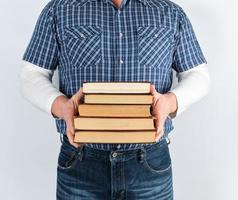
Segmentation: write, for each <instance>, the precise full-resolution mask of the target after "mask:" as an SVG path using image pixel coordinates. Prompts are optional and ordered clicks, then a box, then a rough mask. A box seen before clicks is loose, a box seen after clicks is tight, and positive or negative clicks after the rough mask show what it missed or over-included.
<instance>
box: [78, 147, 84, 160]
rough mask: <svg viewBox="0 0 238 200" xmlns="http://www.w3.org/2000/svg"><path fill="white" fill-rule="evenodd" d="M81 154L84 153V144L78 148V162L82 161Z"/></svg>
mask: <svg viewBox="0 0 238 200" xmlns="http://www.w3.org/2000/svg"><path fill="white" fill-rule="evenodd" d="M83 153H84V144H80V146H79V147H78V156H79V160H80V161H81V160H82V159H83Z"/></svg>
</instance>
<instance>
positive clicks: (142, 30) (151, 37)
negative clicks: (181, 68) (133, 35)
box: [137, 26, 173, 68]
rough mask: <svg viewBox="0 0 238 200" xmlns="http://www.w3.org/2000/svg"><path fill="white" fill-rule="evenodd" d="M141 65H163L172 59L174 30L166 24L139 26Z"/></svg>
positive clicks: (139, 56) (152, 66)
mask: <svg viewBox="0 0 238 200" xmlns="http://www.w3.org/2000/svg"><path fill="white" fill-rule="evenodd" d="M137 36H138V58H139V65H140V66H146V67H151V68H154V67H162V66H163V65H165V64H166V62H168V61H169V60H170V59H171V55H172V43H173V31H172V29H171V28H169V27H165V26H138V27H137Z"/></svg>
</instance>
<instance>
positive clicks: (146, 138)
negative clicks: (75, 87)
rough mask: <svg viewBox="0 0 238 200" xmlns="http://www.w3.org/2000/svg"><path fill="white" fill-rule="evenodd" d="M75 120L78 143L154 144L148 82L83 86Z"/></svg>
mask: <svg viewBox="0 0 238 200" xmlns="http://www.w3.org/2000/svg"><path fill="white" fill-rule="evenodd" d="M83 94H84V102H83V103H82V104H80V105H79V106H78V111H79V115H78V116H75V117H74V128H75V137H74V142H78V143H155V134H156V128H155V125H154V117H153V115H152V114H151V113H152V103H153V95H152V94H151V93H150V83H149V82H84V83H83Z"/></svg>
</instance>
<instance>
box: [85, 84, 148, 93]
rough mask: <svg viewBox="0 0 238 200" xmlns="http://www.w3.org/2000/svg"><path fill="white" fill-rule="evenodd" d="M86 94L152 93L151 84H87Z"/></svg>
mask: <svg viewBox="0 0 238 200" xmlns="http://www.w3.org/2000/svg"><path fill="white" fill-rule="evenodd" d="M83 92H84V93H138V94H146V93H150V82H86V83H83Z"/></svg>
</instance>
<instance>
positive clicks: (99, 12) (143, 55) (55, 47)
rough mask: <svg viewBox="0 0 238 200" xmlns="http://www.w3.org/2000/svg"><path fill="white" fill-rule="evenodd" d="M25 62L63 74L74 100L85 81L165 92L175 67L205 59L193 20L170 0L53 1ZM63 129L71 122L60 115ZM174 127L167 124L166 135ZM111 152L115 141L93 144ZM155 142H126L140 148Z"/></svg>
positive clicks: (185, 67) (179, 68)
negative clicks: (135, 85) (117, 4)
mask: <svg viewBox="0 0 238 200" xmlns="http://www.w3.org/2000/svg"><path fill="white" fill-rule="evenodd" d="M23 60H26V61H28V62H31V63H33V64H35V65H38V66H40V67H43V68H46V69H51V70H55V69H57V68H58V72H59V90H60V91H61V92H62V93H64V94H65V95H66V96H68V97H69V98H70V97H71V96H72V95H73V94H75V93H76V92H77V91H78V90H79V88H80V87H82V84H83V82H92V81H93V82H98V81H99V82H123V81H125V82H128V81H130V82H132V81H133V82H138V81H146V82H151V83H152V84H154V85H155V89H156V90H157V91H158V92H160V93H166V92H168V91H169V90H170V88H171V86H172V77H173V76H172V69H174V70H176V71H177V72H182V71H186V70H188V69H191V68H193V67H196V66H197V65H199V64H202V63H205V62H206V60H205V57H204V55H203V53H202V51H201V48H200V46H199V44H198V41H197V38H196V36H195V33H194V31H193V27H192V24H191V22H190V21H189V19H188V17H187V15H186V14H185V12H184V11H183V9H182V8H181V7H180V6H178V5H177V4H175V3H172V2H171V1H168V0H123V3H122V6H121V8H120V9H117V8H116V7H115V6H114V5H113V2H112V0H51V1H50V2H49V3H48V4H47V5H46V6H45V7H44V9H43V10H42V12H41V14H40V16H39V18H38V20H37V23H36V26H35V29H34V32H33V34H32V38H31V40H30V42H29V45H28V46H27V49H26V51H25V53H24V55H23ZM55 121H56V127H57V131H58V132H59V133H62V134H65V133H66V123H65V121H64V120H63V119H59V118H56V119H55ZM172 129H173V124H172V120H171V119H170V118H167V119H166V121H165V124H164V130H165V134H164V136H163V137H162V138H161V140H162V139H164V138H165V137H166V136H167V135H168V134H169V132H171V130H172ZM87 145H88V146H90V147H93V148H96V149H103V150H110V149H111V148H114V147H115V146H116V145H115V144H87ZM145 145H151V144H120V146H119V147H120V149H124V150H125V149H136V148H138V147H141V146H145Z"/></svg>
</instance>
